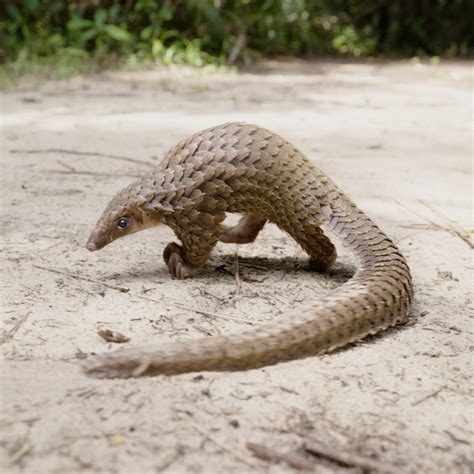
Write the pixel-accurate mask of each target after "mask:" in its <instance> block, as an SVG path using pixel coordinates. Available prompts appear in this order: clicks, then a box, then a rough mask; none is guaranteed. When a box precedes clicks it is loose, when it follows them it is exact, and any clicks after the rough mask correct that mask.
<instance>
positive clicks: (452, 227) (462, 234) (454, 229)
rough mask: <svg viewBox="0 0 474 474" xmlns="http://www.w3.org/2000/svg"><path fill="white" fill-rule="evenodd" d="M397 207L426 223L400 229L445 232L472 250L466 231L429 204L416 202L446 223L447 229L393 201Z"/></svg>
mask: <svg viewBox="0 0 474 474" xmlns="http://www.w3.org/2000/svg"><path fill="white" fill-rule="evenodd" d="M395 202H396V203H397V204H398V205H399V206H401V207H403V208H404V209H406V210H407V211H409V212H411V213H412V214H414V215H415V216H417V217H419V218H420V219H423V220H424V221H425V222H427V223H428V225H426V224H411V225H410V226H407V225H404V226H402V227H412V228H415V229H416V228H420V229H433V230H442V231H445V232H449V233H450V234H454V235H455V236H456V237H459V238H460V239H461V240H463V241H464V242H466V243H467V245H469V247H471V248H474V243H473V242H472V241H471V238H470V236H469V232H468V231H467V230H466V229H463V228H462V227H461V226H460V225H459V224H458V223H457V222H455V221H453V220H452V219H450V218H449V217H447V216H445V215H444V214H443V213H442V212H441V211H439V210H437V209H436V208H434V207H432V206H431V205H430V204H428V203H425V202H424V201H421V200H418V202H419V203H420V204H422V205H423V206H425V207H426V208H428V209H430V210H431V211H432V212H433V213H434V214H436V215H437V216H438V217H441V218H442V219H443V220H444V221H445V222H446V223H447V227H446V226H443V225H440V224H438V223H437V222H434V221H432V220H431V219H429V218H427V217H425V216H422V215H421V214H419V213H418V212H416V211H415V210H413V209H410V208H409V207H407V206H405V205H404V204H402V203H401V202H399V201H395Z"/></svg>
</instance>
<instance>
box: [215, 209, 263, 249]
mask: <svg viewBox="0 0 474 474" xmlns="http://www.w3.org/2000/svg"><path fill="white" fill-rule="evenodd" d="M266 222H267V220H266V219H265V218H264V217H262V216H260V215H258V214H247V215H245V216H243V217H242V218H241V219H240V220H239V223H238V224H236V225H234V226H232V227H225V228H224V231H223V232H222V233H221V235H220V237H219V240H220V241H221V242H225V243H226V244H249V243H251V242H253V241H254V240H255V239H256V238H257V235H258V233H259V232H260V231H261V230H262V229H263V226H264V225H265V223H266Z"/></svg>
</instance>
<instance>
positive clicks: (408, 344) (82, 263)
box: [0, 61, 473, 474]
mask: <svg viewBox="0 0 474 474" xmlns="http://www.w3.org/2000/svg"><path fill="white" fill-rule="evenodd" d="M471 74H472V63H443V64H442V65H441V66H437V67H434V66H415V65H412V64H410V63H363V64H354V63H344V62H331V61H322V62H296V61H291V62H265V63H262V64H260V65H259V66H256V67H254V68H253V69H252V70H249V71H248V72H246V73H243V74H239V75H237V74H230V75H219V76H211V75H199V74H196V73H193V72H189V71H188V72H186V71H180V72H176V71H174V72H173V71H164V70H154V71H144V72H143V71H142V72H128V73H126V72H117V73H108V74H106V75H103V76H99V77H94V78H83V79H74V80H71V81H67V82H54V83H46V84H42V85H40V86H37V85H34V84H29V85H28V84H26V85H23V86H22V87H21V88H19V89H16V90H14V91H8V92H3V93H2V96H1V109H2V137H1V191H2V192H1V197H2V215H3V217H2V223H3V225H2V230H1V236H2V246H1V249H0V251H1V253H0V256H1V271H2V275H1V282H0V283H1V290H2V294H1V301H2V309H3V311H2V315H3V317H2V327H1V332H0V350H1V353H2V356H3V362H2V366H1V372H2V375H1V380H2V383H1V397H2V400H1V402H2V414H1V419H0V430H1V434H0V453H1V465H2V466H3V467H2V468H1V470H2V472H3V473H17V472H25V473H35V474H36V473H72V472H91V473H98V472H101V473H102V472H104V473H157V472H166V473H184V472H195V473H218V472H234V473H242V472H268V473H280V472H292V471H293V468H291V467H289V466H288V464H286V463H284V462H283V463H278V462H277V461H275V460H272V461H264V460H261V459H258V458H256V457H255V456H254V455H253V454H252V452H250V451H249V450H248V449H247V448H246V443H247V442H254V443H260V444H263V445H265V446H267V447H271V448H274V449H276V450H278V451H280V452H283V453H288V452H298V453H299V452H302V445H303V444H304V442H306V441H307V440H308V439H316V440H319V441H321V442H323V443H325V444H327V445H329V446H331V447H332V448H334V449H336V450H338V451H342V452H345V453H349V454H358V455H361V456H365V457H367V458H371V459H375V460H378V461H379V462H381V463H383V464H385V465H387V466H392V468H394V472H405V473H453V472H456V473H467V472H469V471H470V469H472V464H471V463H472V451H471V442H472V440H473V437H472V433H473V412H472V406H473V405H472V383H471V382H470V377H471V376H472V365H473V364H472V362H473V361H472V356H471V354H470V348H471V345H472V337H471V334H472V329H473V326H472V318H473V305H472V293H471V284H472V270H473V263H472V250H471V248H470V246H469V244H468V243H467V242H466V241H465V240H463V239H462V238H461V237H460V235H461V236H462V230H463V229H462V228H464V229H467V230H469V228H470V227H471V226H472V222H471V219H472V217H471V211H472V207H471V190H472V189H471V157H472V137H471V134H470V131H471V123H472V104H471V92H472V89H471V87H472V82H471V81H472V76H471ZM235 120H239V121H240V120H241V121H247V122H254V123H258V124H260V125H263V126H266V127H268V128H271V129H273V130H275V131H276V132H279V133H280V134H282V135H283V136H285V137H286V138H287V139H288V140H290V141H291V142H292V143H294V144H295V145H296V146H298V147H299V148H300V149H302V150H303V151H305V152H306V153H307V154H308V155H309V156H310V157H311V158H312V159H314V160H315V162H316V163H317V164H318V165H319V166H320V167H321V168H323V169H324V170H325V171H326V172H327V173H328V174H329V175H330V176H331V177H332V178H333V179H334V180H335V181H336V182H337V183H338V184H339V185H340V186H341V187H342V189H344V190H345V191H346V192H347V193H348V194H349V195H350V196H351V197H352V198H353V199H354V200H355V201H356V202H357V203H358V204H359V206H360V207H361V208H362V209H363V210H364V211H366V212H367V213H368V214H369V215H370V216H371V217H373V218H374V220H375V221H376V222H377V223H379V224H380V225H381V227H382V228H383V229H384V230H385V231H386V232H387V233H388V234H389V235H391V236H393V237H394V238H395V239H396V241H397V242H398V244H399V245H400V248H401V250H402V252H403V253H404V254H405V255H406V257H407V258H408V261H409V263H410V265H411V268H412V270H413V275H414V281H415V288H416V300H415V305H414V307H413V311H412V316H413V317H412V318H411V322H410V324H407V325H405V326H404V327H401V328H398V329H395V330H392V331H389V332H387V333H385V334H383V335H380V336H378V337H373V338H371V339H369V340H366V341H364V342H362V343H360V344H357V345H354V346H352V347H349V348H347V349H346V350H341V351H338V352H336V353H334V354H329V355H326V356H323V357H313V358H308V359H305V360H298V361H294V362H290V363H285V364H280V365H277V366H274V367H267V368H264V369H258V370H251V371H248V372H242V373H217V374H216V373H202V374H185V375H181V376H176V377H163V376H161V377H155V378H144V379H139V380H126V381H123V380H112V381H110V380H95V379H91V378H88V377H86V376H85V375H84V374H83V373H82V372H81V370H80V363H81V359H83V358H85V357H87V355H88V354H91V353H98V352H103V351H107V350H110V349H113V348H116V347H117V344H111V343H107V342H105V341H104V340H102V339H101V338H100V337H99V336H98V334H97V331H98V330H99V329H111V330H116V331H119V332H121V333H123V334H125V335H127V336H128V337H130V338H131V342H130V343H128V344H127V345H139V344H142V343H145V342H151V341H156V342H157V344H159V343H160V342H163V341H168V340H177V339H185V338H195V337H212V336H213V335H216V334H228V333H231V332H236V331H242V330H244V329H248V327H249V325H250V324H253V325H255V326H257V325H258V324H260V323H261V322H263V321H269V320H272V318H275V317H278V315H280V313H285V312H286V311H288V310H289V309H292V308H295V307H297V306H298V305H300V304H303V303H308V302H310V301H312V300H314V299H317V298H318V297H320V296H321V295H323V294H324V293H326V292H327V291H329V290H330V289H333V288H335V287H337V286H338V285H340V284H341V283H343V282H344V281H345V280H346V279H348V278H349V277H350V276H351V274H352V272H353V267H352V265H351V259H350V256H348V255H346V254H344V253H342V254H341V258H340V259H339V263H337V265H336V266H335V268H334V270H332V271H331V272H330V273H329V274H328V275H325V276H321V275H318V274H314V273H311V272H309V271H308V270H307V268H306V267H305V262H306V260H305V256H304V254H303V253H302V251H301V250H299V249H298V247H297V246H296V245H295V244H294V243H293V242H292V241H291V240H290V239H289V238H288V237H286V236H284V235H283V234H282V233H280V232H279V231H278V230H277V229H276V228H274V227H272V226H267V227H266V229H265V230H264V232H263V233H262V234H261V236H260V237H259V239H258V240H257V242H256V243H254V244H253V245H249V246H240V247H238V248H237V246H234V245H232V246H225V245H224V244H220V245H219V246H218V248H217V250H216V251H215V253H214V255H213V257H212V259H211V260H210V262H209V265H208V267H207V269H206V271H205V272H204V273H203V274H202V275H201V276H200V277H198V278H195V279H193V280H189V281H174V280H172V279H171V278H170V277H169V275H168V273H167V271H166V270H165V266H164V264H163V261H162V259H161V252H162V249H163V248H164V246H165V244H166V243H167V242H168V241H170V240H171V239H172V237H173V236H172V234H171V232H170V231H168V230H166V229H160V230H159V231H157V230H154V231H147V232H144V233H142V234H137V235H135V236H132V237H129V238H127V239H122V240H121V241H118V242H116V243H114V244H113V245H111V246H109V247H107V248H106V249H104V250H102V251H101V252H97V253H94V254H91V253H89V252H87V250H86V249H85V248H84V243H85V240H86V238H87V236H88V233H89V231H90V230H91V228H92V227H93V225H94V223H95V221H96V219H97V218H98V216H99V214H100V213H101V212H102V210H103V208H104V206H105V205H106V203H107V202H108V201H109V199H110V198H111V196H112V195H113V194H114V192H115V191H117V190H119V189H121V188H122V187H123V186H124V185H126V184H128V183H129V182H130V181H131V179H133V176H134V175H139V174H140V173H141V172H143V171H145V170H146V169H147V168H148V166H150V163H151V164H153V163H156V162H157V160H159V158H160V156H161V155H162V154H163V153H164V152H165V151H166V150H167V149H168V148H169V147H170V146H171V145H173V144H174V143H175V142H176V141H178V140H179V139H181V138H182V137H184V136H186V135H188V134H190V133H192V132H195V131H197V130H199V129H202V128H205V127H208V126H212V125H215V124H218V123H221V122H226V121H235ZM124 157H125V158H130V159H131V161H126V160H124V159H122V158H124ZM132 160H137V162H133V161H132ZM138 160H139V161H138ZM457 225H458V226H460V227H462V228H461V229H459V228H457V227H456V226H457ZM456 230H457V231H458V233H457V234H456V232H455V231H456ZM237 261H238V266H237ZM237 270H238V272H239V275H240V289H239V290H238V291H237V289H238V286H237V285H236V278H235V273H236V271H237ZM56 271H57V272H58V273H55V272H56ZM70 274H72V275H73V276H71V275H70ZM79 277H80V278H79ZM84 278H90V279H93V280H97V281H101V282H106V283H107V284H110V285H117V286H120V287H126V288H128V289H129V292H127V293H124V292H120V291H118V290H117V289H114V288H113V287H108V286H104V285H102V284H100V283H98V282H93V281H87V280H84ZM144 298H145V299H144ZM146 298H148V299H146ZM180 304H181V305H184V306H180ZM198 310H201V311H205V312H211V313H217V314H219V315H221V316H222V318H213V317H210V316H209V315H207V316H206V315H204V314H201V313H198V312H197V311H198ZM229 317H231V318H240V319H241V320H240V321H238V320H235V319H231V318H229ZM112 346H113V347H112ZM307 459H308V460H309V461H310V462H312V463H314V469H315V471H317V472H318V473H339V472H345V471H347V470H348V469H347V467H342V466H339V465H337V464H335V463H332V462H330V461H328V460H324V459H320V458H317V457H311V456H309V455H307ZM351 472H359V471H358V470H357V469H355V468H353V469H352V471H351ZM471 472H472V471H471Z"/></svg>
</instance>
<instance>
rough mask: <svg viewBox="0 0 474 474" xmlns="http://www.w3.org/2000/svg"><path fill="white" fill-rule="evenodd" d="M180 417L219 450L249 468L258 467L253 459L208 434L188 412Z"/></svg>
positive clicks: (180, 413)
mask: <svg viewBox="0 0 474 474" xmlns="http://www.w3.org/2000/svg"><path fill="white" fill-rule="evenodd" d="M179 415H180V417H181V418H182V419H186V420H187V422H188V423H189V424H190V425H191V426H192V427H193V428H194V429H195V430H196V431H197V432H198V433H201V434H202V435H203V436H205V437H206V438H207V439H208V440H209V441H212V442H213V443H214V444H215V445H216V446H218V447H219V448H221V449H223V450H224V451H227V452H228V453H231V454H232V455H233V456H235V458H237V459H238V460H239V461H242V462H243V463H245V464H247V466H250V467H256V466H255V464H254V463H253V462H252V460H251V459H249V458H248V457H247V456H246V455H245V454H244V453H241V452H240V451H238V450H237V449H235V448H234V447H232V446H229V445H228V444H226V443H224V442H222V441H221V440H220V439H218V438H216V437H215V436H214V435H212V434H211V433H208V432H207V431H205V430H203V429H202V428H201V427H200V426H199V425H198V424H197V423H196V422H195V421H194V420H193V419H192V418H191V415H189V414H188V413H186V412H179Z"/></svg>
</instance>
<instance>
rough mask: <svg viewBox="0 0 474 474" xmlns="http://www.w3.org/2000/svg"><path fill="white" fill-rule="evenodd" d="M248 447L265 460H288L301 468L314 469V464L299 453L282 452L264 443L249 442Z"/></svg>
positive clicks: (290, 464) (292, 465)
mask: <svg viewBox="0 0 474 474" xmlns="http://www.w3.org/2000/svg"><path fill="white" fill-rule="evenodd" d="M247 449H249V450H250V451H252V453H254V454H255V456H257V457H258V458H260V459H263V460H264V461H276V462H281V461H283V462H286V463H287V464H288V466H290V467H292V468H294V469H299V470H311V471H313V470H314V467H315V466H314V464H313V463H312V462H310V461H309V460H308V459H306V458H305V457H303V456H302V455H301V454H298V453H291V452H290V453H282V452H281V451H277V450H275V449H273V448H269V447H267V446H263V445H262V444H256V443H247Z"/></svg>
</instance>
